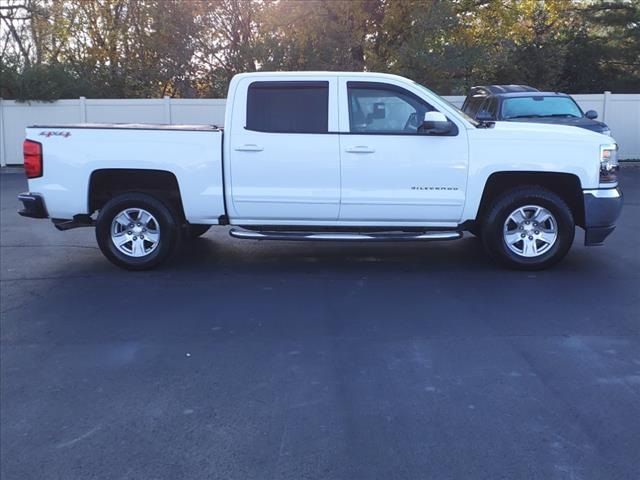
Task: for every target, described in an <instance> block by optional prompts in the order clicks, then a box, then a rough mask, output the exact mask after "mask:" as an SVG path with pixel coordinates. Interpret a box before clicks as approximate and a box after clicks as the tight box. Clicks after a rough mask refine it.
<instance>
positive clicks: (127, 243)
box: [96, 193, 179, 270]
mask: <svg viewBox="0 0 640 480" xmlns="http://www.w3.org/2000/svg"><path fill="white" fill-rule="evenodd" d="M96 239H97V241H98V245H99V247H100V250H101V251H102V253H103V254H104V256H105V257H107V259H109V260H110V261H111V262H112V263H114V264H115V265H117V266H119V267H122V268H126V269H128V270H148V269H151V268H154V267H156V266H157V265H159V264H161V263H162V262H163V261H165V260H166V259H167V257H169V255H171V253H173V251H174V250H175V248H176V244H177V242H178V240H179V228H178V223H177V221H176V219H175V218H174V216H173V214H172V213H171V210H169V208H167V207H166V206H165V205H164V203H162V202H161V201H160V200H158V199H156V198H155V197H152V196H151V195H148V194H145V193H124V194H121V195H118V196H116V197H114V198H112V199H111V200H109V201H108V202H107V203H106V204H105V205H104V207H102V208H101V209H100V213H99V215H98V219H97V221H96Z"/></svg>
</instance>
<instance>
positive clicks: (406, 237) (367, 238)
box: [229, 228, 462, 242]
mask: <svg viewBox="0 0 640 480" xmlns="http://www.w3.org/2000/svg"><path fill="white" fill-rule="evenodd" d="M229 235H231V236H232V237H235V238H242V239H245V240H312V241H331V240H334V241H352V242H398V241H411V242H413V241H425V240H457V239H458V238H461V237H462V232H458V231H429V232H408V233H405V232H391V233H390V232H380V233H377V232H368V233H354V232H326V233H325V232H279V231H277V232H274V231H264V232H257V231H253V230H237V229H235V228H233V229H231V230H230V231H229Z"/></svg>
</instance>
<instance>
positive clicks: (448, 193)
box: [19, 72, 622, 270]
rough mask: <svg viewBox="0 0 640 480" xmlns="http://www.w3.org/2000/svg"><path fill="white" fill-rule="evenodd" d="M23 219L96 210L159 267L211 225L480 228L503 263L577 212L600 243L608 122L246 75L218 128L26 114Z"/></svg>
mask: <svg viewBox="0 0 640 480" xmlns="http://www.w3.org/2000/svg"><path fill="white" fill-rule="evenodd" d="M24 163H25V171H26V174H27V177H28V179H29V192H28V193H23V194H21V195H20V196H19V199H20V200H21V201H22V203H23V205H24V208H23V209H22V210H21V211H20V212H19V213H20V214H21V215H23V216H26V217H35V218H51V219H52V220H53V223H54V224H55V226H56V227H57V228H58V229H60V230H66V229H69V228H74V227H78V226H95V231H96V238H97V242H98V245H99V246H100V249H101V250H102V252H103V253H104V255H105V256H106V257H107V258H108V259H109V260H110V261H112V262H113V263H114V264H116V265H118V266H121V267H124V268H128V269H134V270H140V269H148V268H152V267H155V266H157V265H158V264H160V263H161V262H163V261H164V260H166V259H167V257H169V256H170V255H171V253H172V252H173V251H174V250H175V249H176V246H177V245H178V244H179V243H180V241H181V240H186V239H188V238H189V237H195V236H198V235H202V234H203V233H204V232H206V231H207V229H208V228H210V227H211V226H214V225H231V226H232V228H230V230H229V233H230V234H231V235H232V236H233V237H236V238H243V239H250V240H268V239H273V240H311V241H325V240H327V241H329V240H330V241H340V240H342V241H361V242H369V241H426V240H446V239H458V238H460V237H461V236H462V235H463V232H464V231H469V232H471V233H472V234H474V235H475V236H477V237H479V238H480V239H481V241H482V242H483V244H484V247H485V249H486V251H487V252H488V253H489V255H490V256H491V257H493V258H494V259H496V260H498V261H499V262H501V263H503V264H504V265H506V266H509V267H513V268H520V269H541V268H546V267H548V266H551V265H552V264H554V263H556V262H558V261H559V260H560V259H562V258H563V257H564V256H565V254H566V253H567V251H568V250H569V248H570V246H571V244H572V242H573V240H574V233H575V226H576V225H577V226H580V227H582V228H583V229H584V230H585V243H586V244H587V245H599V244H601V243H602V242H603V241H604V239H605V238H606V237H607V236H608V235H609V234H610V233H611V232H612V231H613V229H614V224H615V221H616V219H617V217H618V215H619V213H620V210H621V208H622V194H621V192H620V190H619V188H618V183H617V178H616V171H617V167H618V162H617V145H616V144H615V143H613V140H612V138H611V137H609V136H606V135H602V134H599V133H595V132H591V131H588V130H584V129H578V128H573V127H569V126H566V127H565V126H558V125H552V126H551V125H543V124H534V123H511V122H486V121H485V122H477V121H475V120H473V119H471V118H469V117H467V116H466V115H465V114H464V113H462V112H461V111H460V110H458V109H457V108H455V107H454V106H452V105H451V104H449V103H448V102H447V101H446V100H444V99H442V98H441V97H439V96H438V95H436V94H435V93H433V92H432V91H430V90H428V89H427V88H425V87H423V86H421V85H419V84H417V83H415V82H413V81H411V80H408V79H405V78H402V77H399V76H395V75H387V74H378V73H339V72H278V73H266V72H265V73H246V74H240V75H237V76H235V77H234V78H233V80H232V81H231V84H230V86H229V94H228V100H227V108H226V112H225V123H224V131H223V129H222V128H220V127H215V126H206V125H199V126H198V125H131V124H109V125H102V124H101V125H97V124H80V125H37V126H32V127H29V128H27V131H26V140H25V142H24Z"/></svg>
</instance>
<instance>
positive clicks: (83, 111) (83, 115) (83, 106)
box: [80, 97, 87, 123]
mask: <svg viewBox="0 0 640 480" xmlns="http://www.w3.org/2000/svg"><path fill="white" fill-rule="evenodd" d="M80 123H87V98H86V97H80Z"/></svg>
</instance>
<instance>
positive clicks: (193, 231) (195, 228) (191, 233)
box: [185, 224, 211, 238]
mask: <svg viewBox="0 0 640 480" xmlns="http://www.w3.org/2000/svg"><path fill="white" fill-rule="evenodd" d="M210 228H211V225H198V224H188V225H187V226H186V228H185V236H186V237H187V238H198V237H200V236H202V235H204V234H205V233H207V232H208V231H209V229H210Z"/></svg>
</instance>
